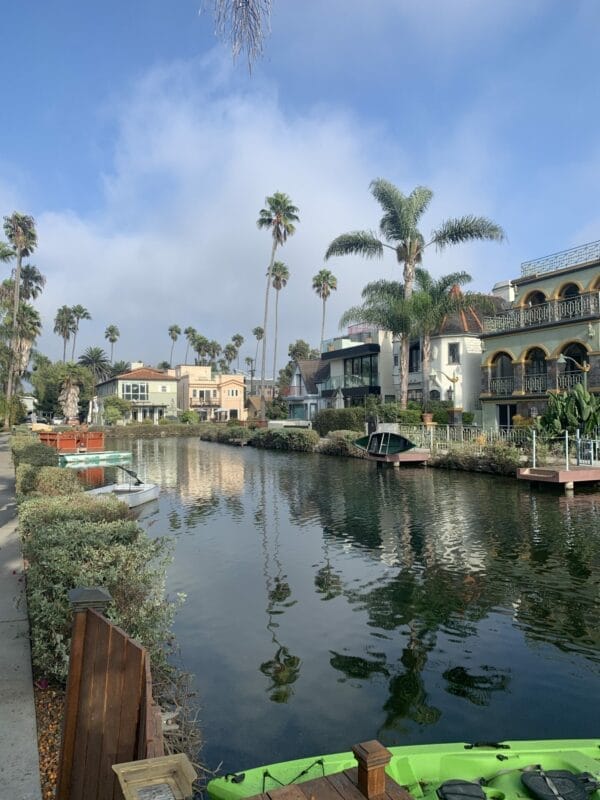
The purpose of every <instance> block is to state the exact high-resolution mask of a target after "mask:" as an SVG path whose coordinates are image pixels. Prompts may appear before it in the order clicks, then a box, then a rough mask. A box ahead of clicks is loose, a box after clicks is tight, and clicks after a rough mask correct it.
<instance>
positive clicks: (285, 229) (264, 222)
mask: <svg viewBox="0 0 600 800" xmlns="http://www.w3.org/2000/svg"><path fill="white" fill-rule="evenodd" d="M265 203H266V208H261V210H260V212H259V217H258V220H257V221H256V224H257V225H258V227H259V228H260V229H262V228H266V229H267V230H270V231H271V236H272V239H273V243H272V246H271V259H270V261H269V269H268V270H267V288H266V291H265V314H264V319H263V345H262V361H261V365H260V386H261V391H263V387H264V385H265V366H266V358H267V336H266V331H267V319H268V314H269V289H270V288H271V278H272V273H273V264H274V262H275V251H276V250H277V248H278V247H282V246H283V245H284V244H285V243H286V241H287V238H288V236H292V235H293V234H294V233H295V231H296V226H295V225H294V223H295V222H299V220H300V218H299V216H298V209H297V208H296V206H295V205H293V204H292V201H291V200H290V198H289V197H288V196H287V194H284V193H283V192H275V194H273V195H272V196H271V197H267V198H266V200H265ZM261 409H262V406H261ZM262 416H264V409H263V410H261V417H262Z"/></svg>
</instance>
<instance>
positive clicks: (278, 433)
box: [252, 428, 319, 453]
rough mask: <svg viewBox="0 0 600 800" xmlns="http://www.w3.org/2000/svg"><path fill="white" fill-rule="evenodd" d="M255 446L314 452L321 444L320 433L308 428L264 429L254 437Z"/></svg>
mask: <svg viewBox="0 0 600 800" xmlns="http://www.w3.org/2000/svg"><path fill="white" fill-rule="evenodd" d="M252 444H253V445H254V447H264V448H265V449H269V450H286V451H294V452H299V453H309V452H312V451H313V450H314V449H315V447H316V446H317V445H318V444H319V434H318V433H317V432H316V431H311V430H310V429H307V428H286V429H273V430H269V429H268V428H267V429H264V428H263V429H262V430H260V431H257V432H255V433H254V435H253V437H252Z"/></svg>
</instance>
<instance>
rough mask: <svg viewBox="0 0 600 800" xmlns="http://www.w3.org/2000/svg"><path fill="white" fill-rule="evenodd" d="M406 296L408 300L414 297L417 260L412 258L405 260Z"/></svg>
mask: <svg viewBox="0 0 600 800" xmlns="http://www.w3.org/2000/svg"><path fill="white" fill-rule="evenodd" d="M403 278H404V297H406V299H407V300H408V299H409V298H410V297H412V293H413V286H414V284H415V262H414V261H413V260H412V259H409V260H408V261H405V262H404V275H403Z"/></svg>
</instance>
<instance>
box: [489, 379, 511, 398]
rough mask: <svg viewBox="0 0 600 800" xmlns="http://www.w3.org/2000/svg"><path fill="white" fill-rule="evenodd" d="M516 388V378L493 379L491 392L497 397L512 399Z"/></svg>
mask: <svg viewBox="0 0 600 800" xmlns="http://www.w3.org/2000/svg"><path fill="white" fill-rule="evenodd" d="M514 388H515V379H514V378H491V379H490V392H491V394H494V395H496V396H497V397H510V395H511V394H512V393H513V391H514Z"/></svg>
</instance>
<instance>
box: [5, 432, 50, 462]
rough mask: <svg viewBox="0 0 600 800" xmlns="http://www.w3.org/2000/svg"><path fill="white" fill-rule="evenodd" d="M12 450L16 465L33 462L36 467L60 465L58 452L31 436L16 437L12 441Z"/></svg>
mask: <svg viewBox="0 0 600 800" xmlns="http://www.w3.org/2000/svg"><path fill="white" fill-rule="evenodd" d="M11 450H12V457H13V462H14V465H15V467H18V466H19V464H32V465H33V466H36V467H57V466H58V452H57V451H56V450H55V449H54V448H53V447H48V445H46V444H42V443H41V442H38V441H35V439H33V438H32V437H30V436H17V437H15V438H14V439H13V441H12V443H11Z"/></svg>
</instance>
